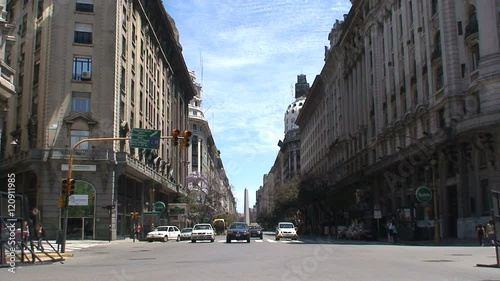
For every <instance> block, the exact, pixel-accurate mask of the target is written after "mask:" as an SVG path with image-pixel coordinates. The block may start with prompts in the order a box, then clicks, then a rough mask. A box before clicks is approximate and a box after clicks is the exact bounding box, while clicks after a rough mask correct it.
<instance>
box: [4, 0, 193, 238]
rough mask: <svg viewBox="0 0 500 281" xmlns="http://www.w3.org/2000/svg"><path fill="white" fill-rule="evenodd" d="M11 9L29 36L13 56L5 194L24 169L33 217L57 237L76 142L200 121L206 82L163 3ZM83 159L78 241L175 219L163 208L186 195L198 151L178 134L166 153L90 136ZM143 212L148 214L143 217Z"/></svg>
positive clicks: (122, 0) (19, 33) (74, 234)
mask: <svg viewBox="0 0 500 281" xmlns="http://www.w3.org/2000/svg"><path fill="white" fill-rule="evenodd" d="M7 11H8V13H9V14H10V21H9V23H10V24H11V25H12V26H13V28H14V34H16V39H17V42H16V43H15V45H14V46H13V48H11V49H10V51H9V54H8V56H9V57H10V58H11V61H12V62H13V64H12V67H13V68H14V69H15V71H16V78H15V84H16V85H17V95H15V96H13V97H12V98H10V100H9V109H10V110H9V112H8V116H7V119H6V120H7V122H6V127H5V132H6V134H5V137H6V141H7V143H11V142H15V143H16V145H11V146H6V147H2V149H3V152H4V154H3V155H4V157H3V159H2V161H1V162H0V171H1V172H0V179H1V182H2V184H1V185H0V186H1V189H2V191H5V190H4V189H6V186H7V185H6V184H4V183H6V180H7V173H15V175H16V193H18V194H21V195H22V196H24V198H25V200H24V203H23V205H24V207H23V209H24V217H25V219H31V220H32V221H33V222H34V223H36V224H38V223H43V224H44V226H45V229H46V231H47V238H49V239H55V238H56V233H57V231H58V230H61V229H62V225H63V220H62V218H63V214H62V212H61V209H60V208H58V200H59V199H58V198H59V195H60V192H61V180H62V179H63V178H65V177H67V174H68V172H67V170H68V159H69V154H70V150H71V148H73V147H74V145H75V143H76V142H78V141H80V140H83V139H87V138H118V137H122V138H125V137H130V136H131V135H130V133H131V131H132V130H133V129H134V128H141V129H154V130H161V132H162V135H164V136H165V135H170V132H171V131H172V129H173V128H180V129H185V128H188V104H189V101H190V100H191V99H192V98H193V96H194V95H195V89H194V85H193V83H192V81H191V76H190V74H189V72H188V70H187V67H186V64H185V62H184V58H183V56H182V46H181V45H180V43H179V38H178V32H177V29H176V28H175V23H174V21H173V19H172V18H171V17H170V16H169V15H168V14H167V12H166V11H165V9H164V6H163V3H162V1H160V0H153V1H150V0H148V1H145V0H118V1H93V0H75V1H41V0H38V1H20V0H19V1H9V4H8V6H7ZM74 159H75V160H74V169H73V174H72V178H74V179H75V180H76V182H77V183H76V192H75V194H76V195H79V197H78V198H81V199H82V198H83V199H84V201H83V202H85V203H84V206H74V205H71V206H69V207H68V209H69V220H68V231H67V232H68V239H83V238H84V239H108V238H109V239H117V238H120V237H122V238H123V237H126V236H129V235H130V233H131V232H132V228H133V224H134V223H135V224H142V225H143V230H144V231H148V230H149V229H151V228H152V227H154V225H157V224H159V223H162V224H165V223H168V222H169V217H168V211H167V210H166V209H165V208H164V207H162V206H165V205H166V204H168V203H170V202H175V200H176V198H177V196H178V194H180V193H183V192H185V186H186V182H185V181H186V176H187V171H188V170H187V167H185V166H184V165H183V164H182V163H183V162H185V161H186V160H187V151H186V150H181V149H179V148H178V147H173V146H172V144H171V143H170V141H168V140H162V141H160V143H159V146H158V149H155V148H151V149H146V148H144V149H139V148H137V147H132V146H131V142H129V141H99V142H84V143H82V144H80V145H79V146H78V147H75V151H74ZM75 198H77V197H73V200H76V199H75ZM71 202H72V200H70V203H71ZM74 202H76V201H74ZM74 202H73V203H74ZM32 210H36V211H37V212H32ZM131 212H137V213H139V215H140V218H139V219H138V220H137V221H132V220H131V216H130V213H131ZM35 213H36V215H34V214H35Z"/></svg>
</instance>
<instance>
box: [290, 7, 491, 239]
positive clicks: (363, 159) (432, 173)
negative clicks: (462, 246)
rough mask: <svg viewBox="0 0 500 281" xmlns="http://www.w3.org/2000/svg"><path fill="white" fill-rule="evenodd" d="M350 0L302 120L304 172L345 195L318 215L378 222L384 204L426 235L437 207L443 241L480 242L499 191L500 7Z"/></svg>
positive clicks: (413, 234) (408, 228)
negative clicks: (480, 227)
mask: <svg viewBox="0 0 500 281" xmlns="http://www.w3.org/2000/svg"><path fill="white" fill-rule="evenodd" d="M351 2H352V7H351V10H350V11H349V13H348V14H347V15H345V16H344V20H343V21H337V22H336V23H335V24H334V26H333V29H332V31H331V32H330V34H329V40H330V46H329V47H326V50H325V65H324V67H323V69H322V70H321V73H320V74H319V75H317V77H316V79H315V80H314V83H313V85H312V86H311V91H310V94H309V96H308V99H307V101H306V103H305V105H304V107H303V109H302V112H301V114H300V115H299V116H298V119H297V124H298V125H299V127H300V128H301V145H302V148H301V166H302V172H303V174H309V175H313V176H315V177H318V178H322V180H323V182H324V183H325V184H327V185H328V186H329V193H331V194H332V197H333V198H347V199H346V200H343V201H342V202H339V201H338V200H337V201H336V200H334V199H332V200H331V201H329V202H325V203H327V204H326V205H328V206H329V208H327V209H325V208H324V207H320V206H319V205H318V206H312V209H314V212H313V213H314V217H316V218H318V223H321V221H331V220H333V221H335V222H336V224H349V223H351V222H352V221H353V220H358V221H359V220H361V221H363V222H364V223H365V224H366V225H367V226H368V227H372V229H373V227H374V221H375V220H374V211H375V210H380V211H381V212H382V220H383V221H384V220H385V219H387V218H394V219H396V220H397V221H398V223H399V226H400V228H401V231H402V233H401V234H402V235H403V236H404V238H406V239H427V238H429V237H428V233H433V231H432V230H430V228H433V227H434V219H435V218H436V216H435V215H436V214H437V215H438V217H437V218H438V219H439V221H438V225H439V230H440V235H441V236H443V237H458V238H464V237H473V236H474V225H475V224H477V223H484V222H486V221H487V220H489V218H491V208H492V205H491V190H496V191H498V189H499V188H498V187H499V186H500V185H499V181H500V177H499V173H498V172H499V169H500V167H499V163H500V162H499V161H500V154H499V153H498V151H499V149H500V111H499V110H500V105H499V102H500V100H499V98H498V94H497V93H498V89H499V86H500V82H499V78H500V76H499V75H500V67H499V65H500V64H499V62H500V44H499V42H500V30H499V28H500V25H499V24H498V23H499V21H500V18H499V17H500V14H499V13H498V9H499V7H500V6H499V5H498V3H497V1H494V0H485V1H458V0H455V1H439V0H432V1H396V0H385V1H369V0H366V1H363V0H361V1H351ZM422 186H425V187H429V188H430V189H431V190H432V193H433V194H432V195H433V197H432V198H436V199H437V200H436V202H435V204H433V202H432V201H431V202H422V200H421V198H420V197H419V187H422ZM420 190H421V189H420ZM325 200H326V199H325ZM333 202H335V203H333ZM436 207H437V208H436ZM375 229H376V228H375Z"/></svg>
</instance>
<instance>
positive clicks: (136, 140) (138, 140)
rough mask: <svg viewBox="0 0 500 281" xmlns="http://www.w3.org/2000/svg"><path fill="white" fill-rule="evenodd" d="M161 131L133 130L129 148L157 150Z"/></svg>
mask: <svg viewBox="0 0 500 281" xmlns="http://www.w3.org/2000/svg"><path fill="white" fill-rule="evenodd" d="M160 139H161V131H160V130H151V129H141V128H133V129H132V132H131V138H130V147H131V148H144V149H159V148H160Z"/></svg>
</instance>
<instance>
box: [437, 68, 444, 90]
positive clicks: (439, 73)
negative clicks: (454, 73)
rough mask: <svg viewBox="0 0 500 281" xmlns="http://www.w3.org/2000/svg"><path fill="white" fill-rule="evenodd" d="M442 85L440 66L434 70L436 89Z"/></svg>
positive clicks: (442, 76)
mask: <svg viewBox="0 0 500 281" xmlns="http://www.w3.org/2000/svg"><path fill="white" fill-rule="evenodd" d="M443 86H444V75H443V68H442V67H441V66H440V67H438V69H437V70H436V91H439V90H440V89H441V88H443Z"/></svg>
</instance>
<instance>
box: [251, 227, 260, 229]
mask: <svg viewBox="0 0 500 281" xmlns="http://www.w3.org/2000/svg"><path fill="white" fill-rule="evenodd" d="M250 229H260V226H250Z"/></svg>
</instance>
